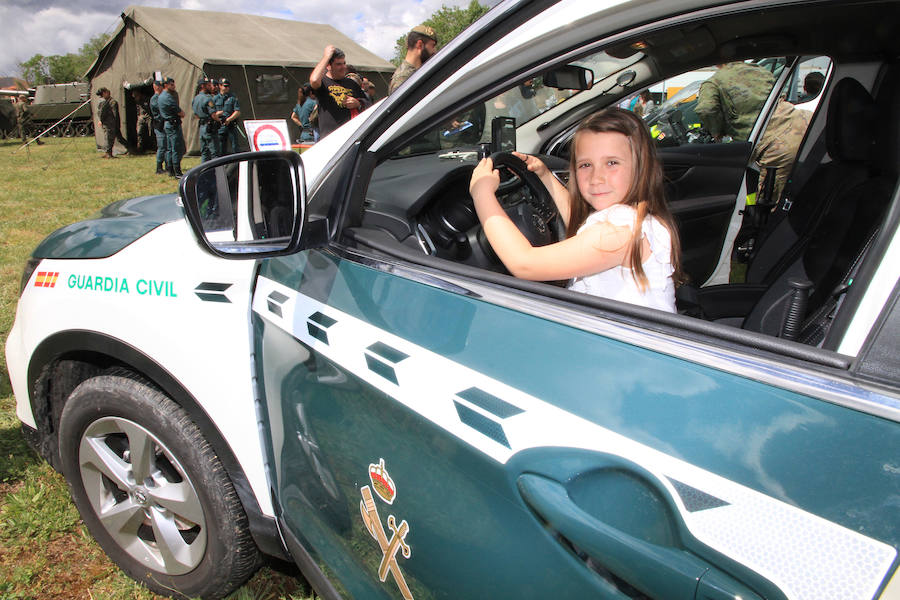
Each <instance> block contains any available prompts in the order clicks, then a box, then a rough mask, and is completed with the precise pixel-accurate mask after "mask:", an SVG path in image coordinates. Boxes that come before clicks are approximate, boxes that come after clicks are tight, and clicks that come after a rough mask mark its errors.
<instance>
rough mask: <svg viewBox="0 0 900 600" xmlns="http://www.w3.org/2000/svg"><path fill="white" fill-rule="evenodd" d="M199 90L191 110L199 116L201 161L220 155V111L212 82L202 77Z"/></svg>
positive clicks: (198, 83) (198, 84)
mask: <svg viewBox="0 0 900 600" xmlns="http://www.w3.org/2000/svg"><path fill="white" fill-rule="evenodd" d="M197 86H198V92H197V95H196V96H194V101H193V102H192V103H191V110H193V111H194V114H195V115H196V116H197V119H198V120H199V121H198V128H199V133H200V162H206V161H208V160H211V159H213V158H216V157H217V156H219V154H220V151H219V135H218V129H219V114H220V113H219V112H217V111H216V103H215V101H214V100H213V95H212V82H211V81H210V80H209V78H207V77H201V78H200V81H198V82H197Z"/></svg>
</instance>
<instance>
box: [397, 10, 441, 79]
mask: <svg viewBox="0 0 900 600" xmlns="http://www.w3.org/2000/svg"><path fill="white" fill-rule="evenodd" d="M435 52H437V34H436V33H435V32H434V29H433V28H431V27H429V26H428V25H416V26H415V27H413V28H412V30H410V32H409V33H408V34H407V36H406V58H405V59H404V60H403V62H402V63H400V66H399V67H397V70H396V71H394V75H393V76H392V77H391V85H390V86H389V87H388V94H393V93H394V90H396V89H397V88H398V87H400V84H401V83H403V82H404V81H406V80H407V79H409V78H410V76H411V75H412V74H413V73H415V72H416V70H418V69H419V67H421V66H422V65H423V64H424V63H425V61H427V60H428V59H429V58H431V57H432V56H434V53H435Z"/></svg>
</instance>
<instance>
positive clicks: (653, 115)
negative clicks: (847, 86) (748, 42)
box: [620, 57, 785, 147]
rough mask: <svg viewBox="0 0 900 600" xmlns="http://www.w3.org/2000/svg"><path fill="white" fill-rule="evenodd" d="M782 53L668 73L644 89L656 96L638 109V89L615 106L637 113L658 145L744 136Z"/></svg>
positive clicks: (781, 61) (778, 68) (779, 68)
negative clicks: (644, 106)
mask: <svg viewBox="0 0 900 600" xmlns="http://www.w3.org/2000/svg"><path fill="white" fill-rule="evenodd" d="M784 64H785V58H784V57H775V58H764V59H759V60H753V61H743V62H733V63H728V64H726V65H721V66H716V65H710V66H708V67H705V68H702V69H696V70H692V71H688V72H685V73H682V74H680V75H676V76H675V77H671V78H667V79H666V80H663V81H661V82H659V83H657V84H655V85H653V86H651V87H650V88H648V89H649V91H650V95H651V98H653V97H655V98H656V99H657V103H653V106H651V107H650V108H649V109H643V110H641V99H640V93H638V94H634V95H632V96H630V97H629V98H626V100H625V101H624V102H622V103H621V104H620V105H621V106H623V107H625V108H629V109H631V110H637V111H640V112H641V113H642V117H643V119H644V121H645V122H646V123H647V125H648V126H649V127H650V130H651V132H652V133H653V137H654V138H655V139H656V142H657V145H658V146H660V147H672V146H682V145H685V144H709V143H714V142H731V141H747V140H748V139H749V138H750V132H751V131H752V129H753V125H754V124H755V123H756V120H757V118H758V117H759V113H760V111H762V108H763V106H764V105H765V103H766V100H767V99H768V98H769V96H770V95H771V93H772V88H773V87H774V86H775V83H776V82H777V79H778V76H779V75H780V74H781V71H782V69H783V68H784Z"/></svg>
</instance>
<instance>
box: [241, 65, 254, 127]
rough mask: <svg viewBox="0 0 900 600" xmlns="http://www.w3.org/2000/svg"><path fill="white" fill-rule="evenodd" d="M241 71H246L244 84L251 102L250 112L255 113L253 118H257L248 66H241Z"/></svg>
mask: <svg viewBox="0 0 900 600" xmlns="http://www.w3.org/2000/svg"><path fill="white" fill-rule="evenodd" d="M241 69H243V71H244V83H245V84H246V85H247V98H249V100H250V111H251V112H252V113H253V118H254V119H255V118H256V107H255V106H254V105H253V94H252V93H251V92H250V80H249V79H248V78H247V65H241Z"/></svg>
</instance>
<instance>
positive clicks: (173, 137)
mask: <svg viewBox="0 0 900 600" xmlns="http://www.w3.org/2000/svg"><path fill="white" fill-rule="evenodd" d="M159 114H160V116H161V117H162V119H163V123H164V124H165V125H164V127H165V132H166V148H167V158H166V165H167V167H168V170H169V175H171V176H172V177H182V176H183V175H184V174H183V173H182V172H181V157H182V156H184V134H183V133H182V131H181V120H182V119H183V118H184V111H183V110H181V107H180V106H179V105H178V92H177V91H176V90H175V80H174V79H172V78H171V77H167V78H166V80H165V89H164V90H163V91H162V93H161V94H160V95H159Z"/></svg>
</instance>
